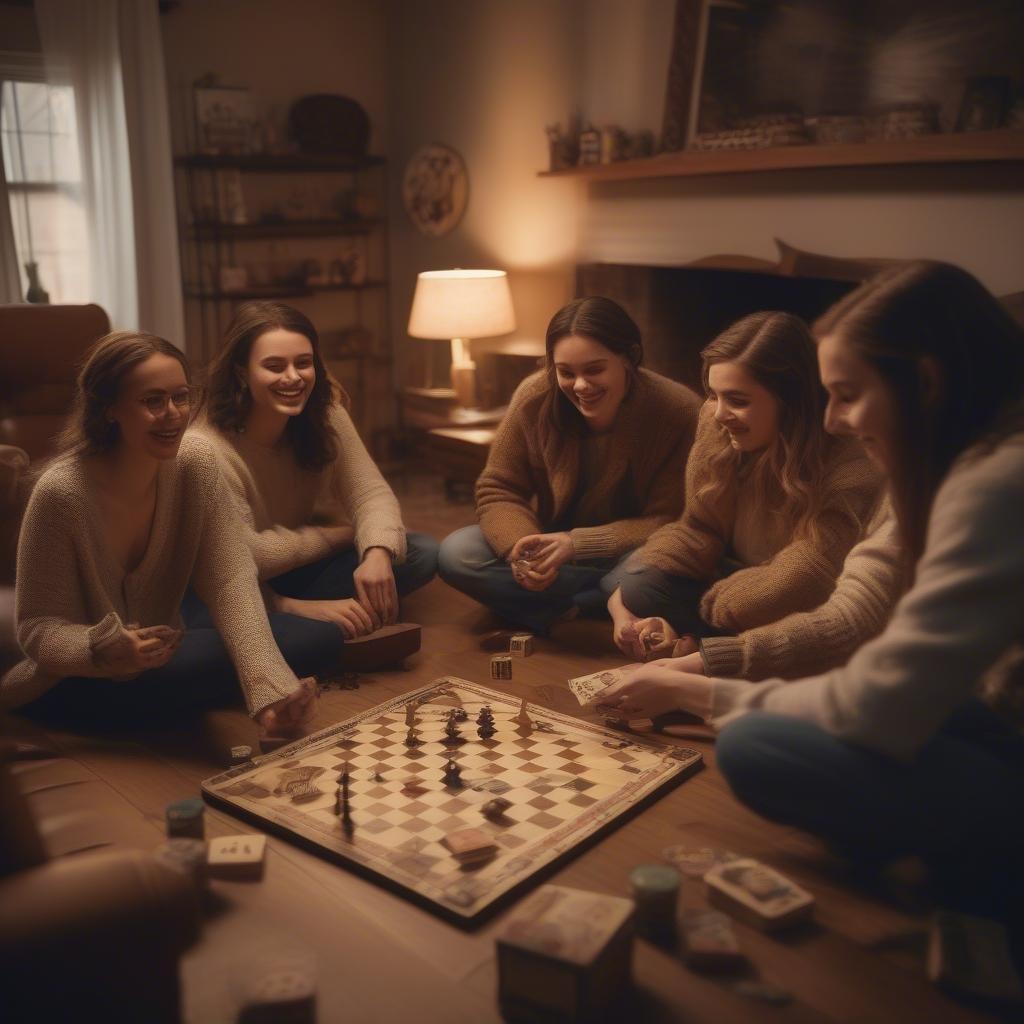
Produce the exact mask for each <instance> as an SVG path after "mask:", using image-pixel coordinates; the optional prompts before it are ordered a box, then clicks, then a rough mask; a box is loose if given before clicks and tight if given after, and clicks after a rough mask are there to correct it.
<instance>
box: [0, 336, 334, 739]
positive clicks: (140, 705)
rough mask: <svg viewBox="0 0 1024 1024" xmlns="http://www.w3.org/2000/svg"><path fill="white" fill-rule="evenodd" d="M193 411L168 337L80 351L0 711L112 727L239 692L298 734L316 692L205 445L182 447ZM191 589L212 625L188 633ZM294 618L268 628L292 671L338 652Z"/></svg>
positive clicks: (35, 497)
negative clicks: (276, 616) (272, 617)
mask: <svg viewBox="0 0 1024 1024" xmlns="http://www.w3.org/2000/svg"><path fill="white" fill-rule="evenodd" d="M192 405H193V388H192V385H191V383H190V380H189V369H188V364H187V363H186V361H185V357H184V355H182V353H181V352H179V351H178V350H177V349H176V348H175V347H174V346H173V345H171V344H170V343H169V342H166V341H164V340H163V339H162V338H157V337H154V336H153V335H149V334H139V333H132V332H115V333H113V334H109V335H107V336H106V337H105V338H102V339H101V340H100V341H98V342H97V343H96V344H95V345H94V346H93V348H92V349H91V350H90V352H89V353H88V354H87V356H86V359H85V363H84V365H83V367H82V370H81V372H80V374H79V377H78V388H77V393H76V396H75V401H74V406H73V408H72V412H71V416H70V418H69V421H68V425H67V427H66V428H65V430H64V433H63V434H62V436H61V438H60V446H59V447H60V451H61V454H60V455H59V456H58V457H57V458H56V459H55V461H54V462H53V463H52V464H51V466H50V467H49V468H48V469H47V470H46V472H44V473H43V474H42V476H41V477H40V478H39V481H38V482H37V484H36V487H35V490H34V492H33V494H32V498H31V500H30V501H29V504H28V508H27V510H26V513H25V520H24V523H23V525H22V530H21V537H20V541H19V545H18V575H17V629H18V642H19V644H20V645H21V649H22V652H23V653H24V655H25V658H24V660H23V661H21V662H20V663H18V664H17V665H16V666H15V667H14V668H12V669H11V670H10V671H9V672H8V673H7V674H6V675H5V676H4V677H3V679H2V681H0V705H2V706H5V707H16V706H19V705H24V704H28V703H33V705H34V707H35V708H37V709H38V710H39V711H41V712H43V711H45V712H48V713H57V714H60V715H62V716H64V717H73V718H76V719H88V718H93V719H98V720H103V721H109V720H110V719H112V718H119V717H130V718H134V717H136V716H137V715H139V714H144V715H149V716H153V715H162V714H164V713H167V712H171V711H175V710H180V709H183V708H186V707H195V706H201V705H207V704H210V703H215V702H222V701H224V700H225V699H230V697H232V696H234V695H236V694H237V692H238V686H239V684H240V685H241V690H242V693H243V695H244V696H245V700H246V704H247V706H248V709H249V712H250V714H251V715H252V716H253V717H254V718H255V719H256V720H257V722H258V723H259V724H260V726H261V727H262V728H263V730H264V731H265V732H266V733H268V734H275V735H289V734H294V733H296V732H301V731H303V728H304V726H305V723H306V722H307V721H308V719H309V718H310V716H311V713H312V710H313V701H314V697H315V694H316V688H315V685H314V683H313V680H311V679H302V680H301V681H300V680H299V679H298V678H297V677H296V674H295V672H293V671H292V668H289V665H288V663H287V662H286V661H285V659H284V657H282V654H281V650H279V648H278V644H277V643H275V634H274V633H272V631H271V627H270V624H269V623H268V620H267V615H266V612H265V611H264V606H263V601H262V598H261V596H260V592H259V586H258V584H257V580H256V567H255V564H254V563H253V560H252V556H251V555H250V553H249V550H248V547H247V546H246V544H245V541H244V540H243V539H242V536H241V533H240V531H239V529H238V525H237V522H236V520H235V518H234V516H233V514H232V509H233V504H232V502H231V500H230V498H229V497H228V495H227V493H226V490H225V488H224V485H223V483H222V482H221V479H220V474H219V473H218V471H217V466H216V461H215V459H214V457H213V453H212V451H211V450H210V448H209V445H208V444H207V443H206V442H205V441H204V440H203V439H202V438H201V437H192V436H191V435H190V436H189V437H188V438H186V439H185V440H184V441H183V440H182V438H183V435H184V432H185V427H186V426H187V424H188V419H189V411H190V408H191V406H192ZM189 586H191V587H193V588H194V589H195V591H196V593H198V594H199V595H200V597H201V598H202V599H203V600H204V601H205V602H206V604H207V606H208V607H209V608H210V610H211V613H212V615H213V620H214V624H215V625H216V629H195V630H187V629H185V628H183V623H182V621H181V617H180V613H179V608H180V605H181V601H182V596H183V595H184V593H185V590H186V588H187V587H189ZM286 618H289V619H290V618H291V617H286ZM304 623H305V620H296V621H295V622H285V623H279V624H277V625H278V627H279V629H278V631H279V632H281V633H282V635H284V634H287V636H288V639H290V641H291V643H290V646H291V649H292V650H293V651H294V652H295V659H294V660H293V662H292V664H293V667H294V668H295V669H296V670H298V671H299V673H300V675H306V674H311V673H312V672H313V671H315V669H316V668H317V667H318V666H317V662H318V660H322V661H327V660H330V658H332V657H334V656H336V653H337V651H336V645H334V643H333V641H334V638H333V636H332V635H331V633H330V632H329V631H327V632H325V631H321V632H320V634H317V633H316V632H315V631H309V635H301V636H300V635H299V634H298V632H297V631H296V627H298V628H299V629H301V628H302V627H303V626H304Z"/></svg>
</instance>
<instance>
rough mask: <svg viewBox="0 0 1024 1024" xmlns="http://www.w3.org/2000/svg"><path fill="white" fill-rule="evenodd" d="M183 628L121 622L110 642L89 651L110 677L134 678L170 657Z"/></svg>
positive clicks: (98, 665) (158, 666)
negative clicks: (119, 629)
mask: <svg viewBox="0 0 1024 1024" xmlns="http://www.w3.org/2000/svg"><path fill="white" fill-rule="evenodd" d="M184 635H185V634H184V631H183V630H180V629H174V628H173V627H171V626H146V627H145V628H144V629H142V628H139V626H137V625H136V624H135V623H132V624H130V625H129V626H125V627H124V628H123V629H122V630H121V632H120V633H119V634H118V635H117V637H115V638H114V639H113V640H112V641H111V642H110V643H107V644H104V646H103V647H101V648H100V649H99V650H97V651H96V652H95V653H94V654H93V663H94V664H95V665H96V667H97V668H98V669H99V670H100V671H101V672H102V673H103V674H104V675H106V676H108V677H109V678H111V679H117V680H122V681H126V680H129V679H134V678H135V676H137V675H139V673H140V672H145V671H146V670H147V669H151V668H160V666H162V665H166V664H167V662H169V661H170V660H171V658H172V657H174V652H175V651H176V650H177V649H178V646H179V644H180V643H181V641H182V638H183V637H184Z"/></svg>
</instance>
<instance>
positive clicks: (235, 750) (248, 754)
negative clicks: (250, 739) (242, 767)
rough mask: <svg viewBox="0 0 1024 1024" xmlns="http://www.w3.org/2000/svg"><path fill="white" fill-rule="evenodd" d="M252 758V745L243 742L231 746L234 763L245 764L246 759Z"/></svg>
mask: <svg viewBox="0 0 1024 1024" xmlns="http://www.w3.org/2000/svg"><path fill="white" fill-rule="evenodd" d="M250 760H252V747H250V746H248V745H247V744H244V743H243V744H240V745H239V746H237V747H232V748H231V763H232V764H245V762H246V761H250Z"/></svg>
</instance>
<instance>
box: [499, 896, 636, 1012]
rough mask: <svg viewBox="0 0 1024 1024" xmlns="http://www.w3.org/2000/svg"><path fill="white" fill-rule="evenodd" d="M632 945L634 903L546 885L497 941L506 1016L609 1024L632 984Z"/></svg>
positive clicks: (522, 906)
mask: <svg viewBox="0 0 1024 1024" xmlns="http://www.w3.org/2000/svg"><path fill="white" fill-rule="evenodd" d="M632 945H633V904H632V901H630V900H625V899H622V898H621V897H618V896H605V895H603V894H600V893H594V892H584V891H582V890H580V889H570V888H567V887H566V886H562V885H545V886H542V887H541V888H540V889H538V890H537V891H536V892H534V893H533V894H532V895H530V896H529V897H527V899H525V900H524V901H523V902H522V903H521V904H520V906H519V907H518V908H517V909H516V911H515V914H514V916H513V917H512V919H511V920H510V921H509V922H508V924H507V926H506V927H505V930H504V932H503V933H502V934H501V935H500V936H499V937H498V940H497V947H498V1000H499V1004H500V1007H501V1010H502V1013H503V1015H504V1016H505V1018H506V1019H508V1020H518V1019H527V1020H559V1021H594V1020H605V1019H610V1018H609V1008H610V1007H614V1006H615V1005H617V1004H618V1003H619V1001H620V1000H621V998H622V997H623V995H624V993H625V992H626V991H627V990H628V988H629V985H630V962H631V959H632ZM615 1019H620V1018H619V1017H615ZM622 1019H624V1018H622Z"/></svg>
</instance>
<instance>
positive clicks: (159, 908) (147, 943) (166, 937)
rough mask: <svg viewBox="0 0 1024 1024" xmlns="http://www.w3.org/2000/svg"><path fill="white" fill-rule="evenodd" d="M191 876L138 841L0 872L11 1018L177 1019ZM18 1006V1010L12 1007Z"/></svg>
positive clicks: (194, 929)
mask: <svg viewBox="0 0 1024 1024" xmlns="http://www.w3.org/2000/svg"><path fill="white" fill-rule="evenodd" d="M198 926H199V903H198V896H197V894H196V891H195V889H194V887H193V885H192V883H191V882H190V881H189V879H188V878H187V877H186V876H185V875H182V874H178V873H177V872H175V871H173V870H171V869H169V868H166V867H164V866H163V865H161V864H158V863H157V862H156V861H155V860H154V859H153V858H152V857H151V856H149V855H148V854H145V853H142V852H140V851H136V850H103V851H95V852H88V853H81V854H76V855H75V856H72V857H66V858H61V859H58V860H53V861H48V862H47V863H45V864H41V865H39V866H38V867H33V868H29V869H27V870H25V871H19V872H15V873H14V874H12V875H9V876H8V877H7V878H4V879H3V880H0V964H3V972H2V973H3V976H4V982H3V988H4V1004H5V1006H8V1007H12V1008H17V1009H15V1010H14V1012H13V1016H12V1019H17V1020H21V1019H25V1020H29V1019H33V1020H64V1019H68V1020H72V1019H76V1018H78V1017H80V1015H81V1011H82V1010H83V1009H84V1008H86V1007H88V1008H89V1016H90V1017H92V1018H93V1019H97V1020H104V1021H107V1020H116V1021H122V1020H133V1021H139V1020H145V1021H178V1020H179V1019H180V999H179V989H178V959H179V956H180V955H181V953H182V952H183V951H184V950H185V949H186V948H187V946H188V945H189V944H190V943H191V942H192V941H193V940H194V939H195V937H196V935H197V934H198ZM18 1010H21V1011H22V1014H24V1016H22V1015H21V1014H19V1013H18V1012H17V1011H18Z"/></svg>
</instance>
